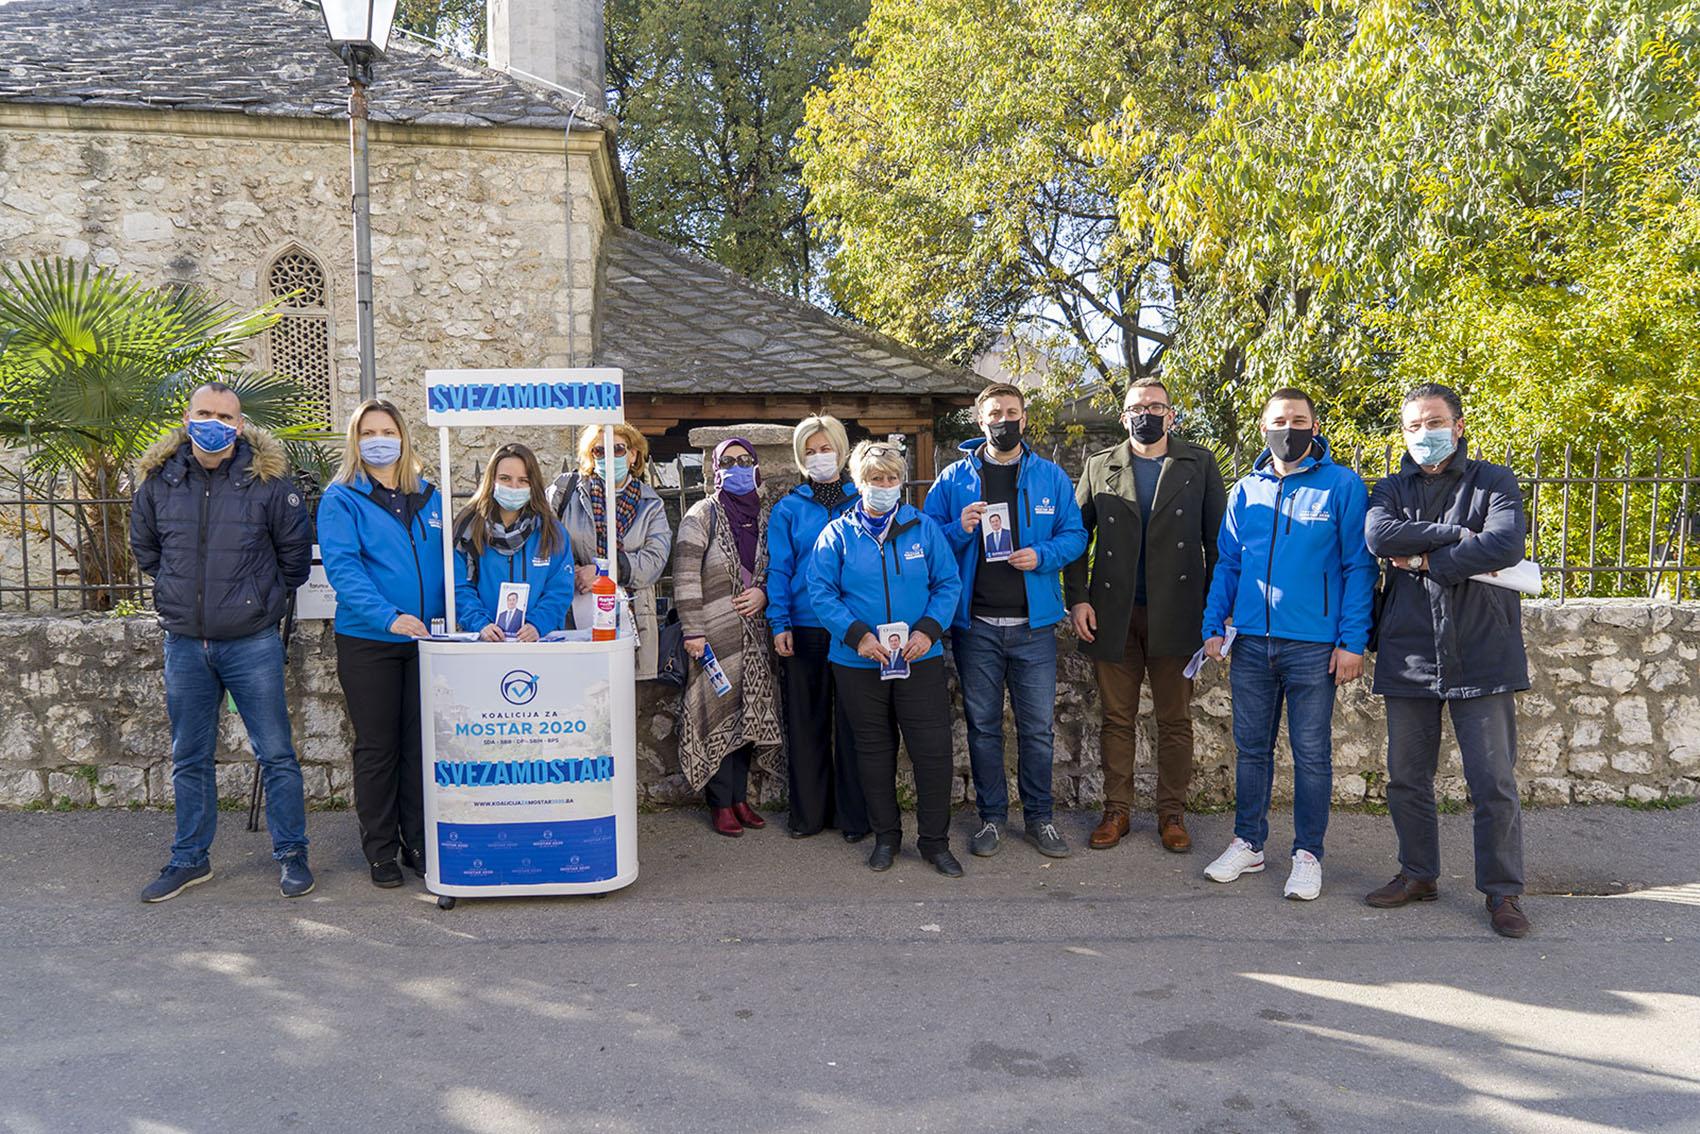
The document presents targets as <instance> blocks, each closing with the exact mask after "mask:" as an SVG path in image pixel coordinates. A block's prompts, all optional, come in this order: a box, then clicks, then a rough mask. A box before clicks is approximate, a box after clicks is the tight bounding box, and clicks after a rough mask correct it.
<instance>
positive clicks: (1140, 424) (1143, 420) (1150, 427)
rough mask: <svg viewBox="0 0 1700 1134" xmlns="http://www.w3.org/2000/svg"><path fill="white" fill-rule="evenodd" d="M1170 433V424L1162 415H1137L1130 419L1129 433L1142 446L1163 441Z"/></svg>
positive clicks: (1128, 422)
mask: <svg viewBox="0 0 1700 1134" xmlns="http://www.w3.org/2000/svg"><path fill="white" fill-rule="evenodd" d="M1168 431H1169V423H1168V422H1166V421H1164V420H1163V415H1162V414H1160V413H1136V414H1133V415H1132V416H1131V417H1129V418H1128V421H1127V432H1128V436H1130V437H1132V438H1133V439H1134V440H1135V441H1137V442H1139V443H1140V444H1141V445H1152V444H1155V443H1156V442H1158V441H1161V440H1162V439H1163V435H1164V434H1165V433H1167V432H1168Z"/></svg>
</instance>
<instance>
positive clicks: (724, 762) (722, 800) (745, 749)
mask: <svg viewBox="0 0 1700 1134" xmlns="http://www.w3.org/2000/svg"><path fill="white" fill-rule="evenodd" d="M755 751H756V750H755V745H753V744H745V745H742V746H740V747H738V748H734V749H732V751H730V752H728V753H727V754H726V755H725V756H724V757H722V758H721V760H720V767H718V768H716V769H715V770H714V775H712V776H710V777H709V780H708V783H707V784H706V785H705V786H704V787H703V791H702V794H703V798H705V799H707V800H708V805H709V806H710V807H731V806H732V805H733V804H734V803H748V802H749V798H750V758H751V757H752V756H754V755H755Z"/></svg>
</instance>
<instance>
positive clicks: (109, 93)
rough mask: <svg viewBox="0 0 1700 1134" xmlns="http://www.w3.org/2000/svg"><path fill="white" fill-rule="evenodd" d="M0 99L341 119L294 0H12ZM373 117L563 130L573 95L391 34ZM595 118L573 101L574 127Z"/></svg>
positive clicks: (4, 23) (337, 84)
mask: <svg viewBox="0 0 1700 1134" xmlns="http://www.w3.org/2000/svg"><path fill="white" fill-rule="evenodd" d="M0 60H4V61H5V62H4V63H0V102H28V103H37V104H40V103H50V104H53V103H56V104H62V105H66V106H89V107H118V108H128V109H136V110H147V109H174V108H175V109H184V110H212V111H226V112H231V113H237V114H250V115H255V116H262V117H289V118H347V117H348V94H347V89H348V82H347V74H348V72H347V68H346V67H344V65H343V63H342V61H341V60H339V59H338V58H337V57H336V56H335V55H334V54H332V52H331V49H330V44H329V42H328V41H327V40H326V39H325V28H324V22H323V20H322V18H321V17H320V15H319V12H318V8H317V6H316V5H309V4H305V3H301V2H300V0H194V3H186V2H185V0H11V2H10V3H5V4H0ZM375 76H376V78H375V81H374V82H373V84H372V92H371V110H370V114H371V117H372V119H373V120H374V121H378V122H405V123H417V124H420V125H436V124H440V125H453V126H465V127H474V128H482V127H486V126H489V125H492V124H505V123H519V124H521V125H524V126H527V127H538V128H548V129H555V130H561V129H565V128H566V126H567V122H568V115H569V112H570V111H571V110H572V106H573V103H572V100H570V99H568V98H566V97H565V96H563V95H559V94H557V93H555V92H552V91H546V90H544V89H542V88H540V87H537V86H535V85H533V84H530V83H526V82H522V81H520V80H519V79H515V78H512V77H510V76H508V75H505V74H503V73H501V72H500V71H493V70H490V69H489V68H487V67H480V66H475V65H471V64H467V63H463V62H461V61H459V60H455V59H450V58H447V57H444V56H442V55H440V54H438V53H436V52H435V51H433V50H431V49H429V48H427V47H425V46H424V45H422V44H418V43H415V42H412V41H410V40H408V39H406V38H405V37H403V36H402V35H401V34H400V33H397V34H396V35H395V36H394V37H392V38H391V40H390V48H389V51H388V53H387V54H386V55H385V57H384V58H383V59H382V60H379V61H378V63H377V66H376V68H375ZM602 122H603V115H602V113H601V112H600V111H597V110H595V109H594V108H589V107H587V108H584V109H581V110H580V111H579V112H578V114H577V116H576V118H575V120H574V124H575V126H581V127H583V128H585V129H598V128H600V126H601V124H602Z"/></svg>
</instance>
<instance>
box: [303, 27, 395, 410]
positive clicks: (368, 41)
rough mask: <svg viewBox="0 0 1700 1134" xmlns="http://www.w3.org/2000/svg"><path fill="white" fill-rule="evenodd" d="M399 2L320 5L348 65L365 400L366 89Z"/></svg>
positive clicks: (373, 359) (368, 376)
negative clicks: (373, 63) (373, 64)
mask: <svg viewBox="0 0 1700 1134" xmlns="http://www.w3.org/2000/svg"><path fill="white" fill-rule="evenodd" d="M395 9H396V0H320V4H319V10H320V12H321V13H322V14H323V16H324V17H325V31H326V32H328V33H329V35H330V40H331V49H332V50H334V51H335V52H336V53H337V55H338V56H339V57H341V59H342V61H343V62H344V63H346V64H348V149H349V165H350V167H351V169H352V172H353V181H354V201H353V205H354V300H355V305H356V309H357V315H358V320H359V323H358V327H359V330H358V336H357V342H358V344H359V347H360V400H361V401H366V400H367V399H370V398H375V397H377V396H378V366H377V354H376V351H375V350H374V348H373V344H372V207H371V206H372V201H371V193H370V181H369V178H368V174H367V164H366V88H367V87H368V86H370V85H371V83H372V60H374V59H378V58H381V57H382V56H383V54H384V48H386V47H387V46H389V42H390V28H391V26H392V25H393V24H394V22H395Z"/></svg>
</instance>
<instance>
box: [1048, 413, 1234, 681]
mask: <svg viewBox="0 0 1700 1134" xmlns="http://www.w3.org/2000/svg"><path fill="white" fill-rule="evenodd" d="M1074 495H1075V499H1076V500H1078V501H1079V502H1080V515H1081V519H1083V520H1084V521H1085V523H1086V531H1087V533H1088V534H1089V535H1091V536H1093V537H1095V538H1093V541H1092V546H1091V547H1090V548H1089V549H1088V550H1087V553H1086V554H1085V555H1083V556H1081V557H1080V558H1079V559H1076V560H1075V561H1074V562H1073V563H1071V564H1070V565H1069V566H1068V567H1067V568H1065V569H1064V570H1063V586H1064V589H1065V593H1066V598H1067V602H1068V605H1069V607H1070V609H1072V608H1073V607H1074V605H1075V604H1076V603H1082V602H1090V603H1091V604H1092V606H1093V609H1094V610H1096V612H1097V615H1098V633H1097V639H1096V641H1092V642H1084V641H1083V642H1081V643H1080V652H1081V653H1083V654H1086V655H1087V656H1088V657H1095V658H1103V659H1105V660H1106V661H1120V660H1121V657H1122V651H1123V650H1125V649H1126V648H1127V628H1128V621H1129V619H1130V618H1131V616H1132V613H1133V591H1134V583H1135V578H1136V574H1135V572H1136V570H1137V567H1138V564H1139V557H1140V555H1141V554H1146V555H1148V556H1149V558H1148V559H1147V560H1146V567H1145V595H1146V603H1147V606H1148V607H1149V609H1150V619H1151V622H1150V625H1151V632H1150V653H1151V655H1152V656H1153V657H1187V656H1190V655H1191V654H1192V653H1193V651H1194V650H1197V649H1198V647H1199V644H1200V643H1201V642H1202V641H1203V636H1202V634H1203V631H1202V627H1203V624H1204V596H1205V595H1206V594H1208V593H1209V590H1210V573H1211V572H1212V571H1213V570H1215V569H1216V533H1217V532H1218V531H1220V530H1221V527H1222V514H1223V513H1224V512H1225V511H1227V507H1228V494H1227V491H1226V490H1225V489H1224V488H1223V487H1222V474H1221V472H1220V471H1219V470H1218V469H1217V467H1216V456H1215V454H1214V453H1212V452H1211V451H1210V450H1208V449H1201V448H1199V447H1198V446H1196V445H1188V444H1187V443H1186V442H1185V441H1182V440H1181V439H1180V438H1178V437H1174V436H1170V438H1169V459H1168V460H1167V461H1165V462H1164V464H1163V474H1162V476H1161V477H1160V478H1159V479H1158V481H1157V496H1156V499H1155V501H1154V502H1153V504H1152V509H1151V511H1152V516H1151V524H1150V528H1149V544H1150V546H1149V548H1142V547H1141V546H1140V542H1141V540H1140V515H1139V499H1138V496H1137V495H1136V493H1135V492H1134V485H1133V447H1132V445H1131V444H1130V443H1129V442H1126V441H1123V442H1122V443H1121V444H1119V445H1113V446H1111V447H1110V448H1108V449H1105V450H1103V451H1102V452H1098V453H1094V454H1092V456H1091V457H1089V458H1088V459H1087V461H1086V469H1085V471H1084V472H1082V473H1081V476H1080V484H1079V485H1078V486H1077V487H1076V489H1075V494H1074ZM1088 560H1090V561H1091V562H1090V578H1088Z"/></svg>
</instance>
